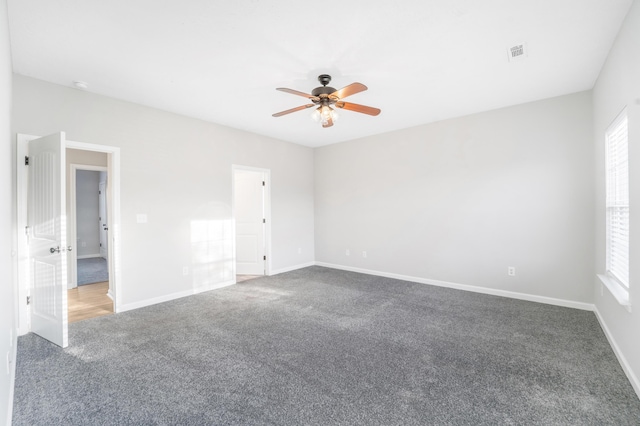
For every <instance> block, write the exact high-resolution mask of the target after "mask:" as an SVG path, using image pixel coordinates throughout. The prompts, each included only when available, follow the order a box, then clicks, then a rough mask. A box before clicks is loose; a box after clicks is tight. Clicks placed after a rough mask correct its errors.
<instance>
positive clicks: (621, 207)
mask: <svg viewBox="0 0 640 426" xmlns="http://www.w3.org/2000/svg"><path fill="white" fill-rule="evenodd" d="M627 126H628V122H627V112H626V110H624V111H622V113H621V114H620V115H619V116H618V117H617V118H616V119H615V120H614V122H613V123H611V125H610V126H609V128H608V129H607V133H606V185H607V196H606V198H607V200H606V206H607V275H609V276H611V277H613V278H614V279H615V280H617V281H618V282H619V283H620V284H621V285H622V286H624V287H625V288H627V289H628V288H629V155H628V154H629V148H628V134H627Z"/></svg>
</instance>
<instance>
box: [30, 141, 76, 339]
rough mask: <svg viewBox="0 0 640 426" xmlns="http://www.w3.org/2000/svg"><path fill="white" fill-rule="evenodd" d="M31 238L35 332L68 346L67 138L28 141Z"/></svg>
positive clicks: (31, 295)
mask: <svg viewBox="0 0 640 426" xmlns="http://www.w3.org/2000/svg"><path fill="white" fill-rule="evenodd" d="M27 167H28V168H29V183H28V188H29V189H28V201H27V211H28V235H29V268H30V275H31V289H30V295H29V297H30V306H31V331H32V332H34V333H36V334H38V335H40V336H42V337H44V338H45V339H47V340H49V341H51V342H53V343H55V344H56V345H58V346H61V347H63V348H64V347H66V346H67V344H68V338H67V241H66V240H67V229H66V215H65V211H66V210H65V189H64V188H65V174H64V171H65V135H64V133H62V132H61V133H58V134H55V135H50V136H45V137H43V138H39V139H35V140H32V141H31V142H29V161H28V166H27Z"/></svg>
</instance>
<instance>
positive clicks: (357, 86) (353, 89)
mask: <svg viewBox="0 0 640 426" xmlns="http://www.w3.org/2000/svg"><path fill="white" fill-rule="evenodd" d="M365 90H367V86H365V85H364V84H362V83H351V84H350V85H348V86H345V87H343V88H342V89H340V90H336V91H335V92H333V93H332V94H330V95H329V96H336V97H337V98H339V99H342V98H346V97H347V96H351V95H355V94H356V93H360V92H364V91H365Z"/></svg>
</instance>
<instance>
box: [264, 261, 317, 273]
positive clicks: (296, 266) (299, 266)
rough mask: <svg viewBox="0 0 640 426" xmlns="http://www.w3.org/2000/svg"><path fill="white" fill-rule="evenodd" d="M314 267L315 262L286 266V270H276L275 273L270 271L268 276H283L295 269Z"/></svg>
mask: <svg viewBox="0 0 640 426" xmlns="http://www.w3.org/2000/svg"><path fill="white" fill-rule="evenodd" d="M313 265H316V262H307V263H301V264H299V265H294V266H287V267H286V268H281V269H276V270H275V271H271V272H270V273H269V275H278V274H283V273H285V272H291V271H295V270H296V269H302V268H308V267H309V266H313Z"/></svg>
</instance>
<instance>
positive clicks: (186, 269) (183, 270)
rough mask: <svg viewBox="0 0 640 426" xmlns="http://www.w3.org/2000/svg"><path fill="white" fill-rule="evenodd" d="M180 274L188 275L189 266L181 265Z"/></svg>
mask: <svg viewBox="0 0 640 426" xmlns="http://www.w3.org/2000/svg"><path fill="white" fill-rule="evenodd" d="M182 275H185V276H187V275H189V267H188V266H183V267H182Z"/></svg>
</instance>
